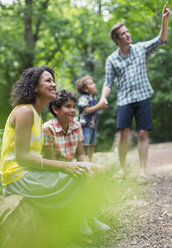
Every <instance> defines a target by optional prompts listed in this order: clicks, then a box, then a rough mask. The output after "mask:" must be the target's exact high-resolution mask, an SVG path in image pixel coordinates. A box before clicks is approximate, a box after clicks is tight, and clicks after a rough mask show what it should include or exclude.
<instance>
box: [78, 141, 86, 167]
mask: <svg viewBox="0 0 172 248" xmlns="http://www.w3.org/2000/svg"><path fill="white" fill-rule="evenodd" d="M76 160H77V161H80V162H81V161H87V159H86V156H85V151H84V146H83V143H82V141H80V142H79V143H78V146H77V150H76Z"/></svg>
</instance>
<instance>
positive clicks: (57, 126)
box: [52, 118, 80, 134]
mask: <svg viewBox="0 0 172 248" xmlns="http://www.w3.org/2000/svg"><path fill="white" fill-rule="evenodd" d="M52 121H53V123H54V126H55V131H56V133H60V132H63V133H65V132H64V130H63V128H62V127H61V125H60V123H59V122H58V119H57V118H53V120H52ZM79 125H80V124H79V122H77V121H71V122H70V123H69V128H68V130H67V133H65V134H70V133H72V131H73V130H75V129H77V128H78V127H79Z"/></svg>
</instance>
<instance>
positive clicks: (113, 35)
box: [110, 22, 124, 44]
mask: <svg viewBox="0 0 172 248" xmlns="http://www.w3.org/2000/svg"><path fill="white" fill-rule="evenodd" d="M122 26H124V23H123V22H118V23H116V24H115V25H114V26H113V27H112V28H111V31H110V33H111V38H112V40H113V41H114V42H115V43H116V41H115V40H114V38H119V34H118V30H119V29H120V28H121V27H122ZM116 44H117V43H116Z"/></svg>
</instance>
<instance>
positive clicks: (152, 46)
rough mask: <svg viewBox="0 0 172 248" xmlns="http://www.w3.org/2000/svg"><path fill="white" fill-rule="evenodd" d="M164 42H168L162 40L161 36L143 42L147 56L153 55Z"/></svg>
mask: <svg viewBox="0 0 172 248" xmlns="http://www.w3.org/2000/svg"><path fill="white" fill-rule="evenodd" d="M164 43H166V41H162V40H161V39H160V37H159V36H157V37H155V38H154V39H152V40H150V41H146V42H143V43H142V45H143V47H144V49H145V50H146V57H149V56H150V55H152V54H153V53H154V52H155V51H156V50H157V49H158V48H159V47H160V46H161V45H163V44H164Z"/></svg>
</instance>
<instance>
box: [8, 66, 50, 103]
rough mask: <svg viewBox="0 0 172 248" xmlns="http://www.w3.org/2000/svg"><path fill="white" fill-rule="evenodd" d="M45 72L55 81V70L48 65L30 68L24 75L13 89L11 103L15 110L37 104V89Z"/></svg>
mask: <svg viewBox="0 0 172 248" xmlns="http://www.w3.org/2000/svg"><path fill="white" fill-rule="evenodd" d="M44 71H48V72H49V73H50V74H51V75H52V77H53V79H54V80H55V77H54V70H53V69H52V68H51V67H49V66H46V65H43V66H40V67H30V68H28V69H26V70H25V71H24V72H23V73H22V75H21V76H20V79H19V80H18V81H17V82H16V83H15V84H14V85H13V87H12V91H11V97H10V102H11V106H12V107H13V108H14V107H15V106H17V105H19V104H28V103H35V102H36V92H35V88H36V86H37V85H38V83H39V79H40V77H41V75H42V73H43V72H44Z"/></svg>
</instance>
